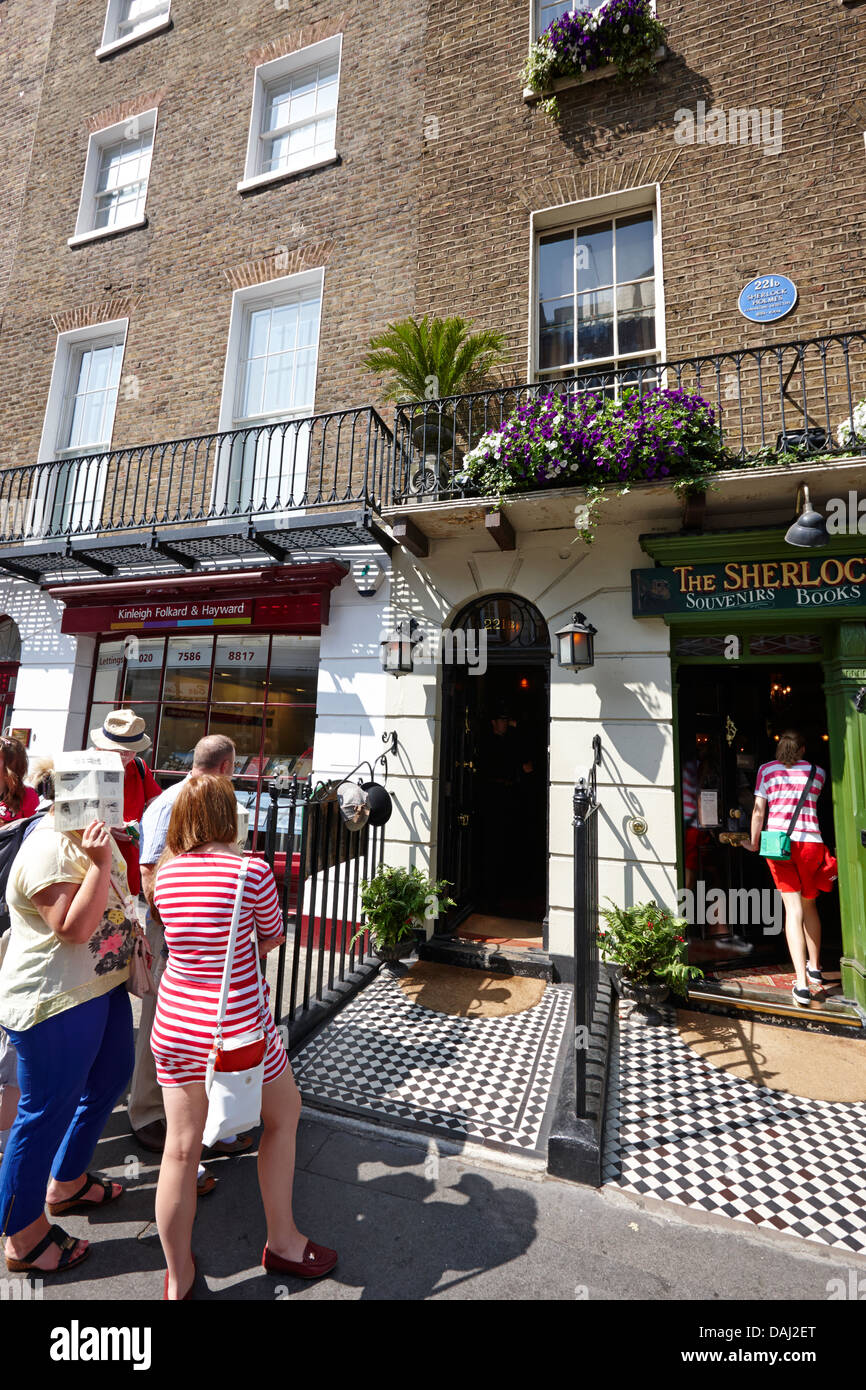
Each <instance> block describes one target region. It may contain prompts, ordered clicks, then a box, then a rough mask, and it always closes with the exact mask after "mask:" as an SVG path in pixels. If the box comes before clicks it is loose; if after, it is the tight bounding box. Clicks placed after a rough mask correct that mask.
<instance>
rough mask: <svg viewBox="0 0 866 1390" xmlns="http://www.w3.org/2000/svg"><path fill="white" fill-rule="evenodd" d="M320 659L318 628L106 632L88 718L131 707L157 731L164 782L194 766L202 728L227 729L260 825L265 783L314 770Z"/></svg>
mask: <svg viewBox="0 0 866 1390" xmlns="http://www.w3.org/2000/svg"><path fill="white" fill-rule="evenodd" d="M318 664H319V640H318V638H317V637H295V636H289V635H280V634H276V635H274V636H268V635H261V634H251V633H244V632H236V633H224V634H220V635H219V636H214V635H209V634H207V633H203V634H202V635H201V636H190V637H174V636H164V637H142V638H139V639H138V640H137V641H136V642H134V643H133V642H131V641H130V639H129V638H126V640H125V641H124V639H122V638H107V639H103V640H102V641H100V643H99V647H98V650H97V654H96V668H95V674H94V679H93V693H92V697H91V706H90V714H89V716H88V717H89V720H90V722H89V723H88V724H87V725H86V727H87V728H88V729H91V728H94V729H95V728H96V727H97V725H100V724H102V723H104V720H105V716H106V715H107V714H108V713H109V712H110V711H111V710H112V709H117V708H118V707H125V708H130V707H131V708H132V709H134V710H135V712H136V714H139V715H141V717H142V718H143V719H144V720H145V723H146V725H147V732H148V734H149V735H150V737H151V739H152V740H153V746H152V750H151V751H150V752H149V753H148V754H147V759H148V761H152V764H153V768H154V771H155V773H156V775H157V777H158V779H159V781H160V783H161V784H162V786H163V787H167V786H169V785H170V784H171V783H172V782H174V781H177V780H178V779H179V778H180V777H182V776H185V774H186V773H187V772H189V770H190V768H191V767H192V757H193V750H194V749H195V745H196V743H197V742H198V740H199V739H200V738H203V737H204V735H205V734H226V735H227V736H228V737H229V738H231V739H232V740H233V741H234V744H235V747H236V749H237V762H236V765H235V787H236V791H237V793H238V797H239V800H241V801H242V802H243V804H245V805H247V806H248V807H249V809H250V823H251V825H253V826H255V825H256V824H257V823H258V825H259V829H260V830H263V829H264V818H265V813H266V811H267V802H268V797H267V783H269V782H270V781H271V780H272V779H273V778H274V777H276V776H280V775H282V776H291V775H292V774H293V773H296V774H297V775H298V776H299V777H302V778H303V777H308V776H309V774H310V769H311V760H312V745H313V734H314V731H315V723H316V683H317V679H318ZM263 786H264V788H265V791H264V801H263V803H262V805H261V807H259V802H260V800H261V798H262V788H263ZM257 808H258V811H257V814H253V813H254V812H256V810H257Z"/></svg>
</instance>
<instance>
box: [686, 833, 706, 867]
mask: <svg viewBox="0 0 866 1390" xmlns="http://www.w3.org/2000/svg"><path fill="white" fill-rule="evenodd" d="M710 840H711V836H710V835H708V833H707V831H706V830H701V829H700V827H699V826H697V825H687V826H686V868H687V869H695V870H697V868H698V858H699V851H700V850H702V849H705V848H706V846H707V845H708V844H709V843H710Z"/></svg>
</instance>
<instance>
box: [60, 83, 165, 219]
mask: <svg viewBox="0 0 866 1390" xmlns="http://www.w3.org/2000/svg"><path fill="white" fill-rule="evenodd" d="M157 114H158V113H157V109H156V107H155V106H154V107H152V108H151V109H150V110H149V111H141V112H139V113H138V114H137V115H135V116H128V117H127V118H126V120H124V121H117V122H116V123H115V124H114V125H109V126H105V128H104V129H103V130H96V131H94V132H93V134H92V135H91V136H90V139H89V140H88V142H87V157H86V159H85V163H84V179H83V181H82V185H81V198H80V200H79V203H78V217H77V218H76V222H75V232H74V234H73V235H72V236H71V237H67V239H66V244H67V246H82V245H84V244H86V243H87V242H89V241H101V240H102V238H103V237H112V236H120V235H121V234H122V233H123V232H130V231H133V230H134V229H135V228H136V227H146V226H147V214H146V213H145V212H141V213H140V214H139V216H138V217H133V218H132V219H131V220H130V221H129V222H123V223H119V224H118V225H117V226H115V227H95V226H94V222H95V220H96V180H97V176H98V174H99V164H100V160H101V158H102V152H103V150H105V149H107V148H109V147H110V146H111V145H118V144H120V142H121V141H122V140H124V139H127V140H128V139H133V138H134V136H132V135H130V134H129V130H130V127H131V126H132V125H136V127H137V130H138V132H139V133H143V132H144V131H146V130H150V131H151V153H150V157H151V162H152V161H153V151H154V148H155V146H156V120H157ZM149 192H150V169H148V176H147V187H146V188H145V193H144V200H145V204H146V203H147V195H148V193H149Z"/></svg>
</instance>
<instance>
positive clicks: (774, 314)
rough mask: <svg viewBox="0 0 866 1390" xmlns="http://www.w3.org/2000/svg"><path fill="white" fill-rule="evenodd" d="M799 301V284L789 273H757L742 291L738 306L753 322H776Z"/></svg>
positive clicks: (744, 315)
mask: <svg viewBox="0 0 866 1390" xmlns="http://www.w3.org/2000/svg"><path fill="white" fill-rule="evenodd" d="M796 303H797V286H796V285H795V284H794V282H793V280H789V279H788V277H787V275H756V276H755V278H754V280H750V281H749V283H748V285H746V286H745V287H744V288H743V289H742V290H741V291H740V298H739V301H738V307H739V310H740V313H741V314H742V315H743V317H744V318H747V319H748V320H749V321H750V322H751V323H775V322H776V321H777V319H783V318H784V317H785V315H786V314H790V312H791V310H792V309H793V308H794V305H795V304H796Z"/></svg>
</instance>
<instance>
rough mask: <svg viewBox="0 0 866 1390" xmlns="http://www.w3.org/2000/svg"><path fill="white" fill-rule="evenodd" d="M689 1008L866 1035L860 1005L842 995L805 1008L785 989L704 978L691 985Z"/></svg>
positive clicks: (761, 1020)
mask: <svg viewBox="0 0 866 1390" xmlns="http://www.w3.org/2000/svg"><path fill="white" fill-rule="evenodd" d="M688 1007H689V1008H697V1009H698V1010H699V1011H700V1012H703V1013H716V1014H722V1015H725V1016H726V1017H728V1018H735V1017H737V1016H738V1015H740V1016H742V1015H743V1014H748V1015H749V1016H750V1017H752V1018H754V1019H756V1021H759V1022H764V1023H779V1024H782V1025H783V1026H786V1027H789V1028H790V1027H794V1028H801V1029H804V1030H805V1031H807V1032H808V1031H812V1032H819V1033H836V1034H840V1035H844V1036H845V1037H859V1038H866V1028H864V1024H863V1020H862V1018H861V1017H860V1014H859V1013H858V1011H857V1008H856V1006H855V1005H854V1004H853V1003H851V1001H850V1000H847V999H840V998H839V997H832V998H830V999H827V1000H824V1001H820V1002H819V1001H818V1000H817V999H813V1000H812V1003H811V1004H810V1005H809V1007H808V1008H806V1009H804V1008H802V1007H801V1006H800V1005H799V1004H795V1003H794V1001H793V999H792V998H791V996H790V994H788V995H787V998H786V997H785V993H784V991H782V990H769V989H757V988H754V987H750V988H749V989H748V991H747V990H746V989H745V987H744V986H742V985H739V984H737V983H735V982H731V984H728V985H726V984H724V983H722V982H721V981H719V980H712V981H707V980H701V981H698V982H696V983H695V984H693V985H691V986H690V987H689V997H688Z"/></svg>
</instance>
